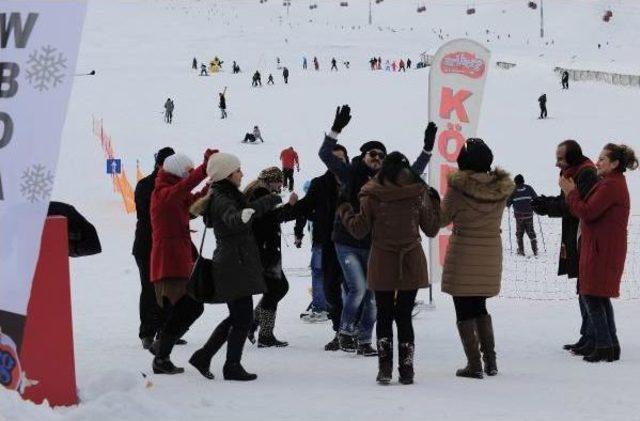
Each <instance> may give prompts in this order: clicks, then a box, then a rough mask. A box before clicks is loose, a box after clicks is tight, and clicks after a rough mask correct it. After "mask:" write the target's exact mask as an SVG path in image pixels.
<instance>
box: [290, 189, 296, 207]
mask: <svg viewBox="0 0 640 421" xmlns="http://www.w3.org/2000/svg"><path fill="white" fill-rule="evenodd" d="M296 203H298V195H297V194H296V193H295V192H293V193H291V194H290V195H289V206H293V205H295V204H296Z"/></svg>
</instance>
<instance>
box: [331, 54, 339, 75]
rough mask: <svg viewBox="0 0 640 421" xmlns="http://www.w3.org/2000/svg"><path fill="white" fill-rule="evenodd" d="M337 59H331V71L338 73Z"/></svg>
mask: <svg viewBox="0 0 640 421" xmlns="http://www.w3.org/2000/svg"><path fill="white" fill-rule="evenodd" d="M336 63H337V62H336V58H335V57H334V58H332V59H331V71H333V70H335V71H336V72H337V71H338V66H337V65H336Z"/></svg>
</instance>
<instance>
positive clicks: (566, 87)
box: [562, 80, 569, 89]
mask: <svg viewBox="0 0 640 421" xmlns="http://www.w3.org/2000/svg"><path fill="white" fill-rule="evenodd" d="M562 89H569V81H568V80H567V81H564V80H563V81H562Z"/></svg>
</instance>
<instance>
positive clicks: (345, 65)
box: [342, 61, 351, 70]
mask: <svg viewBox="0 0 640 421" xmlns="http://www.w3.org/2000/svg"><path fill="white" fill-rule="evenodd" d="M342 64H344V67H346V68H347V70H348V69H349V66H351V62H349V61H343V62H342Z"/></svg>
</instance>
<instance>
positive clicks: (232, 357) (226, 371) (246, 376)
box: [222, 327, 258, 381]
mask: <svg viewBox="0 0 640 421" xmlns="http://www.w3.org/2000/svg"><path fill="white" fill-rule="evenodd" d="M246 340H247V330H246V329H237V328H234V327H231V328H230V329H229V336H228V337H227V361H226V362H225V363H224V367H223V368H222V375H223V377H224V379H225V380H238V381H250V380H255V379H257V378H258V376H257V375H256V374H252V373H247V371H246V370H245V369H244V367H242V364H240V360H241V359H242V350H243V348H244V342H245V341H246Z"/></svg>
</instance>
